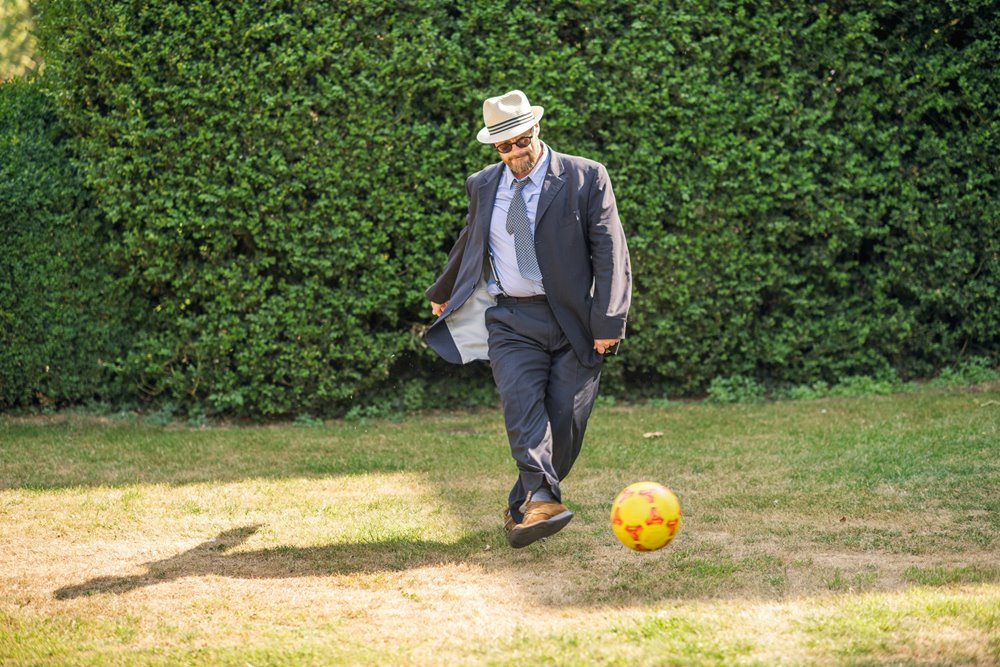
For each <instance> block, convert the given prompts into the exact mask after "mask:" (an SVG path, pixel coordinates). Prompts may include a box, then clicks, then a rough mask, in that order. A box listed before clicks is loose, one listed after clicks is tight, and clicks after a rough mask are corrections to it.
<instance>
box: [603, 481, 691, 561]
mask: <svg viewBox="0 0 1000 667" xmlns="http://www.w3.org/2000/svg"><path fill="white" fill-rule="evenodd" d="M680 526H681V503H680V501H679V500H677V496H675V495H674V492H673V491H671V490H670V489H668V488H667V487H665V486H661V485H660V484H657V483H656V482H636V483H635V484H630V485H628V486H627V487H625V488H624V489H623V490H622V492H621V493H619V494H618V497H617V498H615V502H614V504H613V505H611V530H612V531H614V533H615V537H617V538H618V541H619V542H621V543H622V544H624V545H625V546H627V547H628V548H629V549H635V550H636V551H656V550H657V549H662V548H663V547H665V546H667V544H669V543H670V540H672V539H674V535H676V534H677V529H678V528H680Z"/></svg>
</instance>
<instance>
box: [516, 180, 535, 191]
mask: <svg viewBox="0 0 1000 667" xmlns="http://www.w3.org/2000/svg"><path fill="white" fill-rule="evenodd" d="M528 183H531V176H528V177H527V178H522V179H521V180H519V181H514V191H515V192H520V191H521V190H523V189H524V186H526V185H527V184H528Z"/></svg>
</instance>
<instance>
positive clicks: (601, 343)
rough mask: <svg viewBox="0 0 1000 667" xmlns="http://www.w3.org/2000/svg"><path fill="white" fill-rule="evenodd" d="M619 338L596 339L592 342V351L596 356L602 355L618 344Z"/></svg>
mask: <svg viewBox="0 0 1000 667" xmlns="http://www.w3.org/2000/svg"><path fill="white" fill-rule="evenodd" d="M619 340H620V339H619V338H598V339H595V340H594V349H595V350H597V354H604V353H605V352H607V351H608V350H610V349H611V348H613V347H614V346H615V345H617V344H618V341H619Z"/></svg>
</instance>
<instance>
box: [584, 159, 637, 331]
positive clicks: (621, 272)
mask: <svg viewBox="0 0 1000 667" xmlns="http://www.w3.org/2000/svg"><path fill="white" fill-rule="evenodd" d="M587 218H588V222H589V224H588V227H587V233H588V236H589V240H590V254H591V262H592V263H593V267H594V299H593V301H592V302H591V306H590V329H591V331H592V332H593V336H594V338H595V339H600V338H624V337H625V323H626V319H627V317H628V309H629V305H630V304H631V301H632V267H631V264H630V260H629V254H628V245H627V244H626V242H625V231H624V230H623V229H622V223H621V220H620V219H619V218H618V204H617V203H616V202H615V194H614V191H613V190H612V189H611V179H610V177H609V176H608V171H607V169H605V167H604V165H598V168H597V172H596V174H595V176H594V180H593V182H592V184H591V187H590V193H589V197H588V210H587Z"/></svg>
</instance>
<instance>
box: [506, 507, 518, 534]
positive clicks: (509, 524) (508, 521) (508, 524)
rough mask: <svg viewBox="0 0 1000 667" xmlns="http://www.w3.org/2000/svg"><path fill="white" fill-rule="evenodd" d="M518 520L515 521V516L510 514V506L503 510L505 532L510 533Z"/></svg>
mask: <svg viewBox="0 0 1000 667" xmlns="http://www.w3.org/2000/svg"><path fill="white" fill-rule="evenodd" d="M516 525H517V522H516V521H514V517H512V516H511V515H510V508H509V507H508V508H507V509H505V510H504V511H503V529H504V532H505V533H507V534H508V535H510V531H511V530H513V529H514V526H516Z"/></svg>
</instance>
